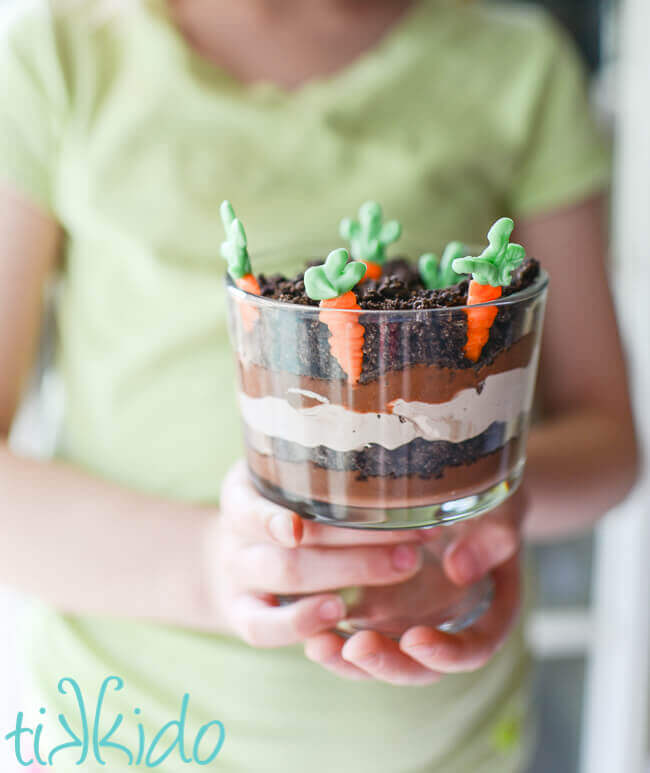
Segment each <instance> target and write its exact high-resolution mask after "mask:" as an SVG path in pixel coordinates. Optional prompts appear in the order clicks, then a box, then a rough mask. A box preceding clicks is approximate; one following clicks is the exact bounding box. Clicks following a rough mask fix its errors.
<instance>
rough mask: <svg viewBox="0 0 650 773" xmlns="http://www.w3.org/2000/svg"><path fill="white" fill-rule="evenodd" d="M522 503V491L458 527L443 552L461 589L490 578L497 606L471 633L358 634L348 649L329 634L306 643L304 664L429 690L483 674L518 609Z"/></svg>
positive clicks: (448, 570) (413, 630)
mask: <svg viewBox="0 0 650 773" xmlns="http://www.w3.org/2000/svg"><path fill="white" fill-rule="evenodd" d="M524 503H525V499H524V494H523V493H522V492H521V490H520V491H519V492H517V493H516V494H515V495H513V497H512V498H511V499H509V500H508V501H507V502H506V503H504V504H503V505H502V506H501V507H499V508H497V509H496V510H494V511H493V512H492V513H490V514H489V515H484V516H482V517H481V518H479V519H477V520H476V521H468V522H466V523H465V524H462V528H461V531H460V533H459V534H458V536H457V538H456V539H454V540H453V541H452V542H451V543H450V545H449V546H448V547H447V549H446V550H445V553H444V558H443V566H444V568H445V571H446V573H447V575H448V576H449V577H450V579H452V580H453V581H454V582H456V583H458V584H460V585H463V584H470V583H473V582H476V581H477V580H478V579H480V578H481V577H483V576H484V575H485V574H487V573H488V572H490V571H492V577H493V579H494V584H495V596H494V600H493V602H492V604H491V606H490V609H489V610H488V611H487V612H486V613H485V614H484V615H483V616H482V617H481V618H480V619H479V620H478V621H477V622H476V623H475V624H474V625H473V626H472V627H471V628H469V629H467V630H465V631H462V632H460V633H458V634H448V633H442V632H441V631H438V630H436V629H435V628H428V627H425V626H417V627H414V628H411V629H409V630H408V631H407V632H406V633H405V634H404V635H403V636H402V637H401V639H400V641H399V642H396V641H394V640H392V639H388V638H386V637H384V636H382V635H380V634H378V633H375V632H374V631H362V632H360V633H357V634H355V635H354V636H352V637H351V638H350V639H348V640H347V641H345V640H344V639H342V638H341V637H340V636H338V635H337V634H335V633H333V632H331V631H330V632H327V633H322V634H319V635H318V636H312V637H310V638H309V639H308V640H307V642H306V646H305V653H306V655H307V657H308V658H309V659H310V660H313V661H314V662H316V663H319V664H320V665H322V666H323V667H324V668H327V669H328V670H330V671H332V672H334V673H335V674H337V675H339V676H343V677H347V678H348V679H376V680H379V681H383V682H388V683H390V684H396V685H425V684H432V683H434V682H437V681H438V680H439V679H441V678H442V676H444V675H445V674H451V673H458V672H462V671H474V670H476V669H478V668H481V667H482V666H484V665H485V664H486V663H487V662H488V660H490V658H491V657H492V656H493V655H494V653H495V652H496V651H497V650H498V649H499V647H500V646H501V645H502V643H503V642H504V640H505V639H506V637H507V635H508V633H509V631H510V628H511V627H512V624H513V622H514V621H515V619H516V616H517V612H518V609H519V594H520V577H519V555H518V554H519V548H520V533H521V522H522V519H523V514H524V511H525V508H524ZM454 528H457V527H454ZM435 531H436V530H435V529H434V530H433V531H432V534H433V533H434V532H435Z"/></svg>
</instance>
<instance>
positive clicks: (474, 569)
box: [452, 547, 481, 583]
mask: <svg viewBox="0 0 650 773" xmlns="http://www.w3.org/2000/svg"><path fill="white" fill-rule="evenodd" d="M452 561H453V564H454V570H455V572H456V576H457V577H458V579H459V580H460V581H461V582H463V583H468V582H471V581H472V580H474V579H475V578H476V577H478V576H479V575H480V574H481V566H480V563H479V561H478V559H477V557H476V556H475V555H474V552H473V551H472V549H471V548H469V547H464V548H459V549H458V550H457V551H456V552H455V553H454V554H453V556H452Z"/></svg>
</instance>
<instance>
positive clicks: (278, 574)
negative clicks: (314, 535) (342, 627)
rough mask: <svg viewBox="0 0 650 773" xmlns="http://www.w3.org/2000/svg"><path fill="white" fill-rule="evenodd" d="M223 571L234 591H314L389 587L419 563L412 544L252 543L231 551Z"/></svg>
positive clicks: (411, 571) (418, 566)
mask: <svg viewBox="0 0 650 773" xmlns="http://www.w3.org/2000/svg"><path fill="white" fill-rule="evenodd" d="M225 560H226V562H227V571H228V573H229V575H230V576H231V577H232V579H233V581H234V582H235V584H236V585H237V586H239V587H243V588H248V589H251V590H255V591H259V592H266V593H287V594H294V593H319V592H322V591H327V590H333V589H334V588H346V587H348V586H355V585H361V586H364V585H392V584H394V583H398V582H404V581H405V580H407V579H408V578H409V577H412V576H413V575H414V574H415V573H416V572H417V571H418V570H419V568H420V566H421V564H422V551H421V548H420V547H419V546H417V545H396V546H385V547H346V548H316V547H314V548H301V549H300V550H288V549H287V548H281V547H277V546H276V545H269V544H267V543H263V542H260V543H256V544H252V545H245V546H243V547H240V548H239V549H236V550H233V551H231V552H230V553H229V554H228V556H227V557H226V558H225Z"/></svg>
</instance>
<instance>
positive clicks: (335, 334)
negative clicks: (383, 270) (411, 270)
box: [305, 249, 366, 384]
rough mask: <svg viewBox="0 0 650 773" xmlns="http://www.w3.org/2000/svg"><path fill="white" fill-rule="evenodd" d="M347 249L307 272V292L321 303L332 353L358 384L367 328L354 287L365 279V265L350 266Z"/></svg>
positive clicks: (335, 252) (351, 381)
mask: <svg viewBox="0 0 650 773" xmlns="http://www.w3.org/2000/svg"><path fill="white" fill-rule="evenodd" d="M348 259H349V254H348V251H347V250H343V249H340V250H334V251H333V252H330V254H329V255H328V256H327V260H326V261H325V264H324V265H322V266H312V267H311V268H308V269H307V271H305V291H306V292H307V295H308V296H309V297H310V298H313V299H314V300H315V301H320V306H321V309H322V311H321V313H320V315H319V319H320V321H321V322H323V324H325V325H327V327H328V328H329V331H330V351H331V353H332V356H333V357H334V358H335V359H336V360H337V361H338V363H339V365H340V366H341V368H342V369H343V371H344V372H345V373H346V374H347V377H348V380H349V381H350V383H352V384H356V383H357V382H358V381H359V378H360V376H361V369H362V366H363V338H364V333H365V330H364V327H363V325H361V324H360V323H359V314H355V313H354V312H353V311H350V310H354V309H359V311H361V307H360V306H359V304H358V303H357V298H356V296H355V294H354V293H353V292H352V288H353V287H354V286H355V285H356V284H357V283H358V282H359V281H360V280H361V279H362V278H363V276H364V275H365V273H366V266H365V265H364V264H363V263H362V262H361V261H352V262H351V263H348Z"/></svg>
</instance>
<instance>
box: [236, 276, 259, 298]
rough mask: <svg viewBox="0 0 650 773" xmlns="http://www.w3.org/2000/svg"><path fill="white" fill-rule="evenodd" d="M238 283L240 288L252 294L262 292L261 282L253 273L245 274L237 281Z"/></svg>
mask: <svg viewBox="0 0 650 773" xmlns="http://www.w3.org/2000/svg"><path fill="white" fill-rule="evenodd" d="M236 285H237V287H239V289H240V290H245V291H246V292H247V293H251V294H252V295H259V294H260V293H261V292H262V291H261V290H260V283H259V282H258V281H257V279H256V278H255V277H254V276H253V274H245V275H244V276H243V277H241V279H238V280H237V281H236Z"/></svg>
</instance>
